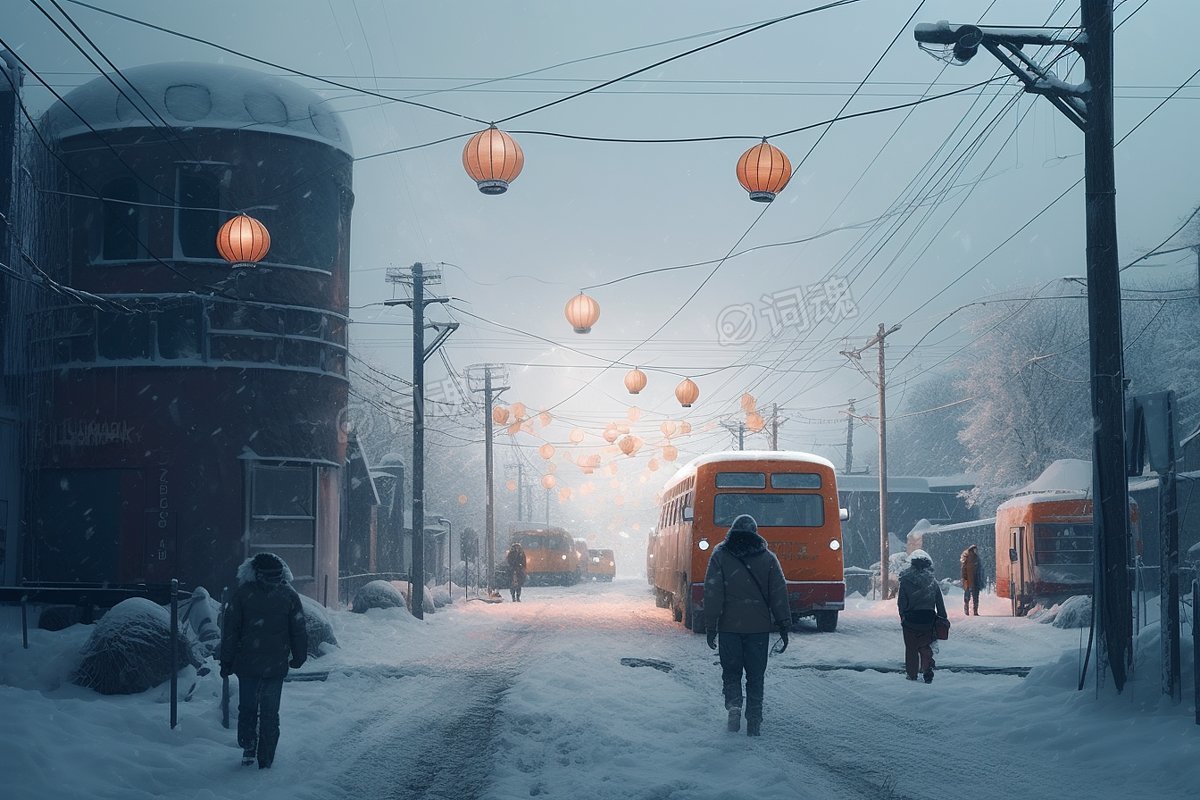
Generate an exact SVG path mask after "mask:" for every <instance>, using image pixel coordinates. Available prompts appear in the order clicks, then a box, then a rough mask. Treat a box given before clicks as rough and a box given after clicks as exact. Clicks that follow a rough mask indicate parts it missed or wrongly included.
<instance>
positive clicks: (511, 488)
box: [504, 481, 517, 492]
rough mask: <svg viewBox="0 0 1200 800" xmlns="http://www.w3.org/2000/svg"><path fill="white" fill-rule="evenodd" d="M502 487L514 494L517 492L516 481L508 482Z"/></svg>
mask: <svg viewBox="0 0 1200 800" xmlns="http://www.w3.org/2000/svg"><path fill="white" fill-rule="evenodd" d="M504 486H505V488H507V489H508V490H509V491H510V492H515V491H516V490H517V482H516V481H509V482H508V483H506V484H504Z"/></svg>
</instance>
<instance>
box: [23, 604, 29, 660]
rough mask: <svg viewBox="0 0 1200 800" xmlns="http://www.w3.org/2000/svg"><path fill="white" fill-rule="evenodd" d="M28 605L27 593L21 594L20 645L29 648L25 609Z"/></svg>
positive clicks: (27, 621) (27, 620)
mask: <svg viewBox="0 0 1200 800" xmlns="http://www.w3.org/2000/svg"><path fill="white" fill-rule="evenodd" d="M28 607H29V595H22V596H21V647H22V648H24V649H25V650H28V649H29V619H28V618H27V615H26V609H27V608H28Z"/></svg>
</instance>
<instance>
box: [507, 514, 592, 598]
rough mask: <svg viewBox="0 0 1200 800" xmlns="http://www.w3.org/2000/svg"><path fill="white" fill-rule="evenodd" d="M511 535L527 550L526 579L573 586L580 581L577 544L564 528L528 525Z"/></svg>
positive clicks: (532, 583) (529, 582)
mask: <svg viewBox="0 0 1200 800" xmlns="http://www.w3.org/2000/svg"><path fill="white" fill-rule="evenodd" d="M510 538H511V540H512V541H514V542H520V543H521V547H522V548H523V549H524V550H525V582H526V583H528V584H530V585H532V586H537V585H539V584H540V585H547V584H559V585H561V586H571V585H573V584H576V583H578V582H579V560H578V558H579V557H578V554H577V553H576V545H575V542H574V540H573V539H572V538H571V535H570V534H569V533H567V532H566V531H564V530H563V529H562V528H553V527H551V528H526V529H523V530H517V531H513V533H512V535H511V537H510ZM585 552H586V551H585Z"/></svg>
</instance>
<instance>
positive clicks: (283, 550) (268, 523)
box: [247, 461, 317, 580]
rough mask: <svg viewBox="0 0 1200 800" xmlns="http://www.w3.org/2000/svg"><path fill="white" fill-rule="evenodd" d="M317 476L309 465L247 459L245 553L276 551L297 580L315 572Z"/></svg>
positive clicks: (309, 576) (306, 577)
mask: <svg viewBox="0 0 1200 800" xmlns="http://www.w3.org/2000/svg"><path fill="white" fill-rule="evenodd" d="M316 480H317V476H316V468H315V467H313V466H312V465H307V464H306V465H291V464H286V463H278V464H271V463H264V462H256V461H255V462H250V503H249V517H250V518H249V520H248V525H247V532H248V536H247V549H248V555H251V556H253V555H255V554H256V553H263V552H272V553H275V554H276V555H278V556H279V557H280V558H282V559H283V560H284V561H286V562H287V564H288V566H289V567H290V568H291V570H292V575H293V577H294V578H295V579H296V580H311V579H313V576H314V575H315V574H316V552H317V501H316V498H317V491H316Z"/></svg>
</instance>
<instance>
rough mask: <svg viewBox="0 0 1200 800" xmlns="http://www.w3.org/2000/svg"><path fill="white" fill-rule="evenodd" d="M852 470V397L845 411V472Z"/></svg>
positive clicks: (848, 472)
mask: <svg viewBox="0 0 1200 800" xmlns="http://www.w3.org/2000/svg"><path fill="white" fill-rule="evenodd" d="M853 471H854V398H853V397H851V398H850V408H849V409H848V410H847V411H846V474H847V475H849V474H850V473H852V472H853Z"/></svg>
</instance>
